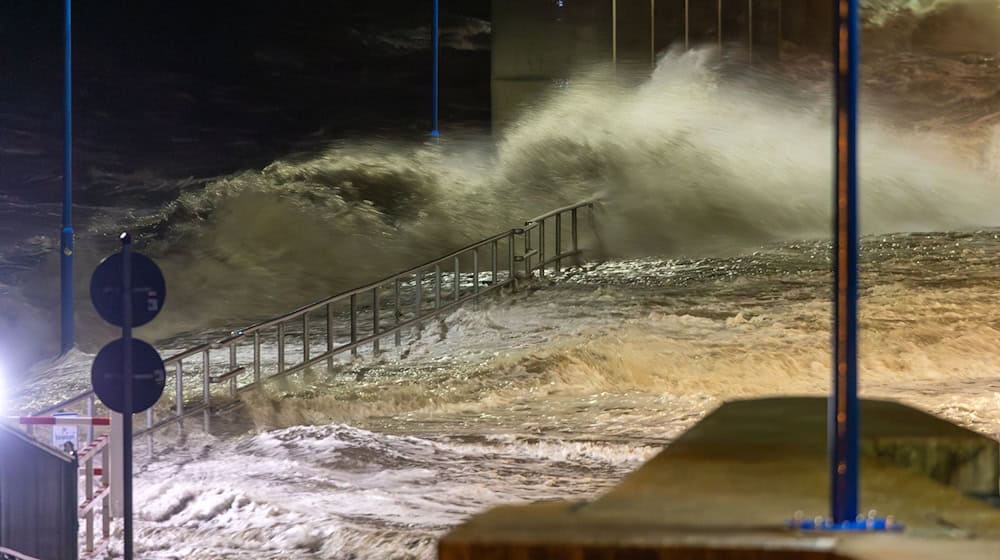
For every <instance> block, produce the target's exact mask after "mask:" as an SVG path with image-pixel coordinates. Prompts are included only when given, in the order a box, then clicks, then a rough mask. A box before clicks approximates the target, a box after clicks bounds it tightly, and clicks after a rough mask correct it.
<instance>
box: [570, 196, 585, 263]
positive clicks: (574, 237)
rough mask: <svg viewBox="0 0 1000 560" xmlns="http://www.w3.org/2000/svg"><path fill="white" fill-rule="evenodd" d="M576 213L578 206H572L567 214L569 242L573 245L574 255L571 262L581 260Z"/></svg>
mask: <svg viewBox="0 0 1000 560" xmlns="http://www.w3.org/2000/svg"><path fill="white" fill-rule="evenodd" d="M578 214H579V208H574V209H573V211H572V212H571V213H570V215H569V230H570V231H569V236H570V243H572V245H573V254H574V255H575V257H573V262H574V263H576V264H580V261H581V260H582V259H581V258H580V234H579V231H580V222H579V218H578V217H577V216H578Z"/></svg>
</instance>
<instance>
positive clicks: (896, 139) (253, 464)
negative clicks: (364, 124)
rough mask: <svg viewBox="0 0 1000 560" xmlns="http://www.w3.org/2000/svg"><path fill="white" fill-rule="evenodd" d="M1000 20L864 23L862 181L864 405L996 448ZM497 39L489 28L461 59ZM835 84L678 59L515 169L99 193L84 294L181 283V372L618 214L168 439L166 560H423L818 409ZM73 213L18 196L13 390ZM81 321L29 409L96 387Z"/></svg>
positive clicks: (470, 36)
mask: <svg viewBox="0 0 1000 560" xmlns="http://www.w3.org/2000/svg"><path fill="white" fill-rule="evenodd" d="M997 13H998V10H997V5H996V3H995V2H971V1H970V2H961V1H958V0H955V1H947V0H939V1H930V0H927V1H911V2H902V1H893V2H890V1H888V0H886V1H880V2H869V3H868V4H867V5H866V11H865V16H866V18H867V21H868V23H867V27H866V44H870V45H871V47H872V48H871V49H869V50H868V51H866V54H865V60H864V64H865V68H864V75H863V77H864V99H865V107H864V112H865V115H864V124H863V129H862V155H861V179H862V185H863V187H862V192H863V200H862V228H863V230H864V232H865V234H866V236H865V239H864V243H863V256H862V258H863V264H864V271H865V272H864V275H863V278H862V297H863V300H862V301H863V304H862V308H861V313H862V329H863V330H862V350H861V366H862V390H863V392H864V394H865V395H866V396H873V397H887V398H895V399H900V400H903V401H905V402H908V403H911V404H915V405H917V406H920V407H923V408H925V409H927V410H930V411H932V412H934V413H937V414H940V415H942V416H944V417H947V418H950V419H953V420H955V421H957V422H959V423H961V424H963V425H966V426H969V427H972V428H974V429H977V430H979V431H981V432H983V433H987V434H990V435H992V436H994V437H1000V375H998V372H997V370H998V366H997V363H998V355H997V350H996V349H997V348H1000V323H998V321H997V319H996V316H997V312H998V311H1000V309H998V307H997V303H996V302H997V301H998V295H1000V294H998V292H997V288H996V286H998V285H1000V283H998V280H1000V272H998V270H1000V268H998V267H1000V257H997V255H1000V251H998V249H1000V234H998V233H997V230H996V228H997V227H998V226H1000V210H998V208H1000V205H998V202H1000V200H998V199H1000V194H998V192H997V189H996V186H995V185H996V181H997V172H998V170H1000V143H998V142H1000V134H997V130H995V129H994V126H995V125H996V124H998V123H997V121H998V115H1000V58H997V54H998V52H1000V39H997V37H1000V35H997V34H994V33H993V31H994V29H995V28H994V25H995V23H996V22H997V21H1000V17H998V16H997ZM962 26H965V27H962ZM463 29H464V31H462V30H463ZM956 29H964V32H963V33H961V34H960V35H961V37H960V38H956V37H958V36H957V35H956V31H955V30H956ZM411 31H412V30H411ZM423 32H424V30H417V31H416V33H409V34H407V33H389V34H382V35H381V36H379V39H378V41H376V42H377V43H378V44H380V45H382V46H383V47H385V48H387V49H390V50H405V49H407V48H411V47H412V43H408V41H419V38H420V37H421V35H420V33H423ZM486 32H487V28H484V27H483V26H482V25H479V24H476V23H475V22H471V23H469V24H468V26H467V27H462V28H461V29H459V31H456V36H455V37H456V38H453V46H454V47H455V48H478V47H477V45H478V42H477V41H479V40H480V39H481V37H482V35H484V34H485V33H486ZM463 37H464V39H461V38H463ZM460 39H461V40H460ZM959 39H961V40H959ZM272 58H273V57H272ZM829 73H830V68H829V66H828V63H826V62H825V61H824V60H823V58H822V57H819V56H817V55H813V54H810V53H808V52H805V51H802V50H799V49H797V48H796V47H795V46H794V45H786V49H785V57H784V60H783V64H782V66H781V67H765V66H761V67H757V68H756V69H754V70H745V69H735V68H734V66H733V65H732V64H731V63H729V62H725V61H723V62H719V61H718V57H717V56H716V53H714V52H713V51H711V50H696V51H693V52H690V53H680V52H677V51H669V52H665V53H664V54H663V55H662V58H661V59H660V61H659V64H658V65H657V68H656V69H655V71H654V73H653V74H652V76H651V77H649V78H648V79H647V80H644V81H643V83H641V84H639V85H638V86H634V85H630V86H624V85H619V84H617V83H616V82H615V81H614V80H612V79H611V78H610V77H609V75H608V72H607V70H606V69H602V68H587V69H581V71H580V73H579V75H578V76H577V77H576V78H575V79H573V80H571V81H570V83H568V84H567V86H566V87H565V88H562V89H560V90H559V91H558V92H556V93H554V94H553V95H551V96H550V97H549V98H548V99H546V100H544V101H542V102H540V103H539V104H538V105H536V106H535V107H534V108H533V109H532V110H531V111H530V112H529V113H527V114H526V115H525V116H524V117H523V118H522V119H521V121H520V122H519V123H517V124H516V125H515V126H514V127H513V128H512V129H510V130H509V131H507V132H506V133H505V135H504V136H503V137H502V138H500V139H498V140H496V141H494V140H493V139H492V138H486V137H484V136H482V135H481V134H478V133H476V132H475V130H474V129H471V128H470V129H467V130H464V131H456V132H455V133H453V134H447V135H445V138H444V139H443V140H442V141H441V142H439V143H424V142H421V141H392V140H387V139H384V138H379V137H373V138H370V139H367V140H358V139H352V140H344V141H338V142H333V143H330V142H326V141H324V142H319V143H316V144H311V145H310V146H309V149H303V150H298V151H296V152H295V154H294V155H290V156H285V157H281V158H278V159H277V160H276V161H274V162H273V163H271V164H270V165H267V166H265V167H263V168H258V169H252V170H247V171H243V172H238V173H231V174H225V175H219V176H215V177H208V178H206V177H205V176H203V175H202V176H197V177H196V176H195V175H196V174H194V173H192V176H191V177H190V178H186V179H184V180H183V181H178V180H176V179H169V180H168V179H165V178H162V177H158V176H157V175H155V174H154V175H152V176H142V175H140V176H136V175H134V174H133V175H130V174H127V173H126V174H121V173H118V172H111V171H108V172H103V173H98V174H97V175H95V177H97V178H98V179H100V180H99V181H98V180H93V179H92V182H93V183H95V184H96V185H97V186H92V187H91V188H95V189H100V188H102V187H101V185H105V188H108V189H109V191H112V192H114V193H115V196H114V197H113V198H115V200H118V201H124V202H121V203H120V204H115V205H100V206H98V205H96V204H95V205H92V206H86V205H85V206H83V207H81V208H80V209H79V210H78V213H79V216H80V219H81V220H83V222H84V223H85V224H86V225H85V227H84V230H83V232H82V234H81V236H82V241H85V242H81V243H80V246H81V250H80V259H81V263H80V266H81V269H83V270H89V268H91V267H92V266H93V264H95V263H96V262H97V259H98V258H99V256H100V255H102V254H104V253H106V252H107V251H108V250H111V249H112V248H113V244H112V243H113V242H112V236H111V234H112V233H113V232H114V231H116V229H115V228H119V227H121V224H122V222H123V221H124V222H127V223H130V224H132V226H133V227H134V229H135V230H137V231H138V232H139V233H140V236H141V245H142V249H143V250H144V251H145V252H147V253H149V254H151V255H153V256H154V257H156V258H157V260H158V262H160V263H161V265H162V266H163V267H164V269H165V271H166V274H167V277H168V278H167V281H168V286H170V292H169V299H168V305H167V308H166V311H165V312H164V314H163V315H162V316H161V318H158V319H157V321H156V322H155V323H154V325H153V326H151V327H147V330H145V331H143V332H140V333H139V334H140V335H142V336H144V337H146V338H147V339H153V340H160V341H161V342H160V346H161V348H164V349H177V348H178V347H181V346H184V345H185V344H186V343H187V342H189V341H190V340H192V337H190V336H181V337H177V336H176V335H178V334H190V333H193V332H198V331H202V330H207V329H219V328H225V327H235V326H239V325H241V324H242V323H246V322H250V321H251V320H253V319H256V318H259V317H261V316H265V315H267V314H269V313H272V312H276V311H280V310H286V309H288V308H291V307H293V306H296V305H298V304H301V303H304V302H306V301H309V300H310V299H313V298H316V297H320V296H323V295H327V294H329V293H332V292H335V291H337V290H338V289H342V288H346V287H349V286H352V285H355V284H357V283H360V282H363V281H365V280H369V279H372V278H374V277H377V276H380V275H382V274H385V273H387V272H390V271H393V270H398V269H401V268H404V267H406V266H408V265H410V264H414V263H417V262H420V261H422V260H425V259H427V258H430V257H433V256H435V255H438V254H440V253H442V252H444V251H445V250H447V249H448V248H452V247H456V246H459V245H462V244H464V243H465V242H467V241H470V240H475V239H479V238H482V237H484V236H486V235H488V234H491V233H494V232H496V231H500V230H503V229H506V228H509V227H511V226H513V225H516V224H517V223H518V222H519V221H521V220H523V219H524V218H526V217H530V216H532V215H534V214H537V213H538V212H539V211H541V210H545V209H548V208H554V207H556V206H561V205H563V204H566V203H570V202H575V201H577V200H580V199H583V198H586V197H589V196H592V195H593V194H595V193H603V195H604V202H603V203H602V204H601V205H600V208H599V214H598V220H597V226H598V229H597V233H598V235H596V236H595V235H591V234H588V235H587V237H586V239H585V241H586V246H587V247H588V248H589V249H591V251H592V252H591V253H589V254H588V255H589V256H591V257H594V258H595V259H597V260H595V263H594V264H590V265H587V266H584V267H581V268H576V269H573V270H571V271H569V272H567V273H566V274H564V275H563V276H561V277H560V278H559V279H558V280H557V281H556V282H555V283H554V284H551V285H545V286H539V287H538V288H539V289H538V290H537V291H536V290H534V289H533V290H530V291H528V292H524V293H520V294H517V295H512V296H507V297H503V298H497V299H490V300H488V301H486V302H484V303H482V304H481V305H480V306H479V307H478V308H477V309H463V310H460V311H457V312H455V313H454V314H452V315H450V316H449V317H447V318H444V319H443V320H441V321H439V322H436V323H435V324H433V325H429V326H427V327H426V328H425V329H424V330H423V331H422V332H421V333H419V335H415V336H413V337H411V338H408V339H406V340H405V349H406V352H405V355H406V358H405V359H404V358H401V357H399V356H398V355H397V354H395V353H389V354H386V355H383V356H382V357H380V358H379V359H378V360H375V359H372V358H370V357H362V358H361V359H360V360H359V361H358V362H355V363H353V364H342V365H340V366H338V367H337V368H336V370H335V371H334V372H333V373H328V372H311V373H309V374H307V375H305V376H301V377H293V378H292V379H289V380H287V381H284V382H277V383H274V384H272V386H269V387H268V388H267V389H266V390H265V391H261V392H258V393H254V394H251V395H249V396H248V402H247V406H246V407H244V408H243V409H242V410H240V411H239V412H238V413H237V414H235V415H234V416H233V418H232V419H230V420H227V421H225V422H224V423H221V424H220V425H218V426H217V427H216V429H215V430H213V432H212V433H211V434H205V433H201V431H199V430H193V431H191V432H190V433H189V434H188V435H187V436H186V437H185V438H183V439H177V438H175V437H174V436H173V435H170V436H169V437H165V438H163V440H162V441H160V440H158V441H157V444H156V446H155V447H154V451H155V454H154V456H153V457H152V458H148V459H144V460H143V471H142V473H141V474H140V475H139V479H138V481H137V490H136V492H137V494H136V500H137V504H139V505H138V517H139V525H138V527H139V529H138V535H139V537H138V538H139V543H140V544H139V546H140V550H141V551H142V552H143V555H144V557H149V558H176V557H184V558H240V557H245V556H247V555H251V554H252V555H254V557H259V558H290V557H294V558H429V557H432V556H433V539H434V537H435V536H436V535H438V534H440V532H441V531H443V530H445V529H447V528H448V527H451V526H453V525H455V524H456V523H458V522H460V521H461V520H462V519H464V518H466V517H467V516H469V515H471V514H473V513H475V512H477V511H480V510H481V509H483V508H485V507H488V506H491V505H494V504H500V503H516V502H527V501H534V500H544V499H556V498H588V497H591V496H593V495H594V494H595V493H597V492H599V491H601V490H602V489H605V488H607V487H609V486H611V485H613V484H614V483H615V482H616V481H617V480H618V479H620V477H621V476H623V475H624V474H625V473H627V472H628V471H630V470H631V469H634V468H635V467H636V466H637V465H638V464H640V463H641V462H642V461H643V460H644V459H645V458H647V457H649V456H650V455H651V454H653V453H655V451H656V450H657V449H658V448H659V446H662V444H664V443H665V442H668V441H670V440H671V439H672V438H673V437H675V436H676V435H677V434H678V433H679V432H680V431H682V430H683V429H685V428H686V427H688V426H690V425H691V424H692V423H693V422H695V421H696V420H697V419H699V418H701V417H702V416H703V415H704V414H705V413H707V412H708V411H710V410H711V409H712V408H713V407H714V406H716V405H717V404H718V403H720V402H721V401H723V400H725V399H728V398H739V397H751V396H759V395H772V394H788V393H793V394H822V393H824V392H825V391H826V390H827V388H828V378H829V370H830V356H829V326H830V311H831V310H830V304H829V293H830V292H829V286H830V274H829V266H830V263H829V253H830V247H829V244H828V242H827V239H828V238H829V227H830V226H829V224H830V211H831V210H830V206H831V205H830V202H831V198H830V183H831V176H830V174H831V153H832V145H831V133H830V123H831V116H830V114H831V107H830V98H829V94H828V91H829ZM4 146H5V149H7V150H10V149H12V148H11V147H10V145H8V144H4ZM206 175H211V174H210V173H208V174H206ZM146 184H148V185H152V186H154V187H156V188H154V189H152V190H153V191H154V192H155V193H158V194H157V196H158V197H159V198H160V199H162V200H158V201H157V202H156V203H155V204H147V205H137V204H135V203H129V202H128V201H129V200H134V193H133V195H130V194H129V189H128V188H124V187H123V185H126V186H127V185H146ZM132 188H134V187H132ZM130 196H133V198H129V197H130ZM57 212H58V207H57V206H55V205H51V206H50V205H44V204H27V203H25V202H24V201H23V200H21V199H18V198H17V197H14V196H10V197H8V198H5V199H0V215H2V217H3V220H2V221H0V239H3V240H5V245H4V246H3V248H2V249H0V272H2V273H3V276H0V296H2V299H0V345H3V349H2V350H3V352H4V355H5V356H8V358H6V359H7V360H8V361H13V360H14V358H11V357H9V356H14V355H17V354H18V353H20V354H21V356H20V360H19V363H24V362H25V361H28V357H31V358H36V357H37V356H39V355H42V354H44V353H45V352H46V351H47V350H48V349H47V348H45V347H44V346H36V347H33V346H32V344H35V341H39V340H49V339H51V335H52V331H51V327H50V326H49V325H51V324H53V323H54V322H53V321H52V316H53V311H52V308H51V305H50V304H47V303H46V302H45V298H44V297H43V294H46V293H49V292H51V290H52V289H53V284H52V281H51V280H50V278H53V277H55V276H54V274H53V271H54V270H55V266H56V263H55V261H54V259H52V258H51V256H50V255H51V251H52V249H53V244H54V242H53V240H52V238H51V236H50V235H49V233H48V232H46V231H44V230H43V229H42V228H39V227H38V226H37V225H34V224H37V223H38V221H39V218H40V217H43V216H45V217H49V218H51V217H52V216H55V215H56V214H57ZM7 240H10V241H9V242H8V241H7ZM598 261H599V262H601V263H602V264H597V262H598ZM80 292H81V297H82V296H83V289H82V286H81V290H80ZM78 321H79V323H80V325H81V327H82V328H81V331H82V332H81V335H82V341H81V347H80V349H79V350H78V351H75V352H74V353H72V354H70V355H69V356H68V357H65V358H62V359H60V360H56V361H49V362H43V363H40V364H37V365H36V366H35V367H34V368H33V369H31V370H30V371H29V372H28V373H27V374H26V375H25V376H24V379H23V380H22V384H21V385H20V388H19V389H17V390H16V394H15V395H14V396H13V398H11V399H10V400H11V401H12V402H14V403H15V405H18V404H19V405H21V406H23V407H25V408H33V407H34V406H35V405H37V404H38V403H41V402H51V401H52V400H55V397H57V396H60V391H63V390H66V388H67V387H68V388H74V387H80V386H82V385H81V383H84V384H85V381H86V375H87V364H88V361H89V360H90V359H91V358H92V352H93V350H94V349H95V348H96V347H98V345H99V344H100V343H101V342H103V341H104V340H106V339H108V338H109V337H110V336H112V334H111V333H110V332H109V331H106V330H102V328H101V327H97V326H94V325H96V324H98V321H97V320H96V319H95V317H94V316H93V314H92V313H91V312H88V311H80V312H79V318H78ZM15 349H17V350H15ZM272 358H273V357H272ZM0 359H2V358H0ZM19 371H20V370H19ZM70 392H72V391H70ZM873 506H877V504H873ZM179 543H183V544H179Z"/></svg>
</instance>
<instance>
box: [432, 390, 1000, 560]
mask: <svg viewBox="0 0 1000 560" xmlns="http://www.w3.org/2000/svg"><path fill="white" fill-rule="evenodd" d="M862 414H863V417H862V446H863V447H862V449H863V459H862V480H861V485H862V488H861V501H862V507H863V510H865V511H867V510H868V509H877V510H878V511H879V512H880V514H881V515H894V516H895V517H896V518H897V519H899V520H900V521H901V522H903V523H904V524H906V526H907V531H906V532H905V533H904V534H903V535H863V534H837V535H832V534H825V535H817V534H800V533H797V532H794V531H790V530H787V529H785V528H784V525H785V522H786V521H787V520H788V519H790V518H791V517H792V515H793V514H794V512H796V511H799V510H801V511H803V512H804V513H805V514H806V515H807V516H815V515H825V514H826V513H827V508H828V475H827V460H826V399H821V398H777V399H758V400H750V401H738V402H732V403H727V404H725V405H723V406H722V407H720V408H719V409H718V410H716V411H715V412H713V413H712V414H710V415H709V416H707V417H706V418H705V419H704V420H702V421H701V422H700V423H698V424H697V425H696V426H694V427H693V428H692V429H691V430H689V431H688V432H687V433H685V434H684V435H683V436H681V437H680V438H679V439H678V440H677V441H676V442H674V443H673V444H671V445H670V446H669V447H667V448H666V449H665V450H664V451H663V452H661V453H660V454H659V455H657V456H656V457H655V458H653V459H652V460H651V461H650V462H648V463H647V464H646V465H644V466H643V467H641V468H640V469H639V470H637V471H636V472H635V473H633V474H632V475H630V476H628V477H627V478H626V479H625V480H624V481H623V482H622V483H621V484H620V485H619V486H617V487H616V488H615V489H613V490H612V491H610V492H609V493H608V494H606V495H604V496H602V497H600V498H598V499H597V500H595V501H593V502H580V503H546V504H536V505H530V506H523V507H503V508H497V509H495V510H492V511H490V512H487V513H485V514H482V515H480V516H477V517H475V518H473V519H471V520H470V521H469V522H468V523H466V524H465V525H463V526H461V527H459V528H457V529H455V530H454V531H452V532H451V533H450V534H448V535H446V536H445V537H444V538H442V540H441V542H440V547H439V552H440V558H441V559H442V560H456V559H471V558H476V559H498V560H499V559H505V560H506V559H510V560H513V559H549V558H552V559H563V558H565V559H570V558H573V559H583V558H587V559H589V558H595V559H597V558H600V559H626V558H628V559H632V558H642V559H647V558H649V559H653V558H656V559H668V558H669V559H673V558H697V559H716V558H718V559H722V558H727V559H728V558H739V559H751V558H752V559H760V558H768V559H770V558H781V559H783V558H810V559H811V558H856V559H859V560H867V559H873V560H874V559H883V558H884V559H895V558H941V559H947V560H956V559H958V558H961V559H970V560H978V559H982V560H986V559H991V560H995V559H996V558H1000V510H998V509H995V508H992V507H990V506H989V505H987V504H986V503H985V502H983V501H980V500H977V499H974V498H970V497H968V496H967V495H966V494H967V493H970V492H971V493H977V494H984V493H985V494H993V495H995V494H996V493H997V484H998V478H1000V472H998V469H1000V444H998V442H996V441H993V440H991V439H989V438H986V437H984V436H981V435H978V434H976V433H974V432H971V431H969V430H966V429H964V428H961V427H958V426H955V425H953V424H950V423H948V422H945V421H943V420H941V419H939V418H936V417H934V416H932V415H929V414H926V413H924V412H921V411H919V410H916V409H913V408H910V407H906V406H903V405H899V404H897V403H892V402H886V401H869V400H866V401H863V402H862Z"/></svg>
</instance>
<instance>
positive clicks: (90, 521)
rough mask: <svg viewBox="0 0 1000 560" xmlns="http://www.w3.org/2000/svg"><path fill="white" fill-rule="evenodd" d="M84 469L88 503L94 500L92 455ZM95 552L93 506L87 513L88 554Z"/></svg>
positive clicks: (85, 493)
mask: <svg viewBox="0 0 1000 560" xmlns="http://www.w3.org/2000/svg"><path fill="white" fill-rule="evenodd" d="M88 443H89V442H88ZM83 469H84V482H83V484H84V488H83V491H84V496H85V497H86V499H87V503H90V500H92V499H94V458H93V455H91V457H90V459H87V460H86V461H84V463H83ZM93 551H94V508H93V506H91V508H90V511H88V512H87V552H93Z"/></svg>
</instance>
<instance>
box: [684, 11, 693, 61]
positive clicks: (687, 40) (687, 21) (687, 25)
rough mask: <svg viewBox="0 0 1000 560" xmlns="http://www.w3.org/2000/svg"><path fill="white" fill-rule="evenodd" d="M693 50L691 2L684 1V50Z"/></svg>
mask: <svg viewBox="0 0 1000 560" xmlns="http://www.w3.org/2000/svg"><path fill="white" fill-rule="evenodd" d="M690 48H691V0H684V50H688V49H690Z"/></svg>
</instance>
